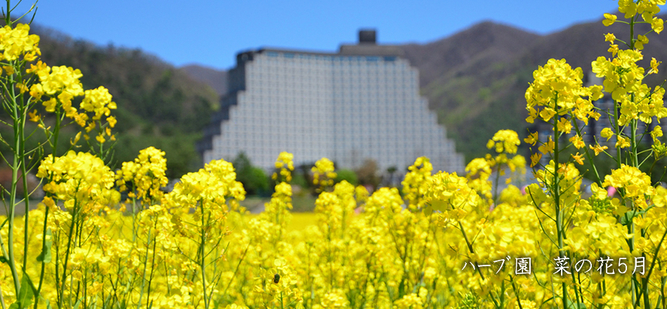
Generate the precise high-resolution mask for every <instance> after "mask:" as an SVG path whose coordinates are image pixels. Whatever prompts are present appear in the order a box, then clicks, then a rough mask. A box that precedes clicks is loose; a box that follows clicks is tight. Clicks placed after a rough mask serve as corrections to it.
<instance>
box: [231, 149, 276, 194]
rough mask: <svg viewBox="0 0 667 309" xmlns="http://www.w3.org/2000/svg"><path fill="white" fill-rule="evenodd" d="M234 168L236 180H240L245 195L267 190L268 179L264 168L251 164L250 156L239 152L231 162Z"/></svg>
mask: <svg viewBox="0 0 667 309" xmlns="http://www.w3.org/2000/svg"><path fill="white" fill-rule="evenodd" d="M232 164H233V165H234V169H235V170H236V180H238V181H240V182H241V183H242V184H243V188H245V190H246V193H247V195H257V194H262V193H265V192H267V191H268V190H269V179H268V177H267V176H266V174H264V170H262V169H261V168H259V167H255V166H252V163H251V162H250V158H248V156H247V155H246V154H245V152H241V153H239V154H238V156H236V158H235V159H234V161H233V162H232Z"/></svg>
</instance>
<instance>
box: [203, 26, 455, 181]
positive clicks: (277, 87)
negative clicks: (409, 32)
mask: <svg viewBox="0 0 667 309" xmlns="http://www.w3.org/2000/svg"><path fill="white" fill-rule="evenodd" d="M359 39H360V40H359V43H358V44H355V45H342V46H341V47H340V51H339V52H338V53H320V52H309V51H299V50H283V49H271V48H264V49H259V50H253V51H246V52H241V53H239V54H238V55H237V57H236V58H237V59H236V60H237V63H236V67H235V68H233V69H231V70H230V72H229V78H228V89H229V90H228V93H227V94H226V95H225V96H224V97H223V98H222V100H221V108H220V110H219V111H218V112H217V113H216V114H214V115H213V117H212V120H213V121H212V123H211V125H210V126H209V127H208V128H207V129H206V130H205V132H204V138H203V139H202V140H201V141H200V142H199V143H198V145H197V146H198V150H199V151H200V153H201V154H202V156H203V160H204V162H209V161H210V160H214V159H220V158H224V159H225V160H232V159H233V158H235V157H236V156H237V155H238V154H239V153H240V152H245V153H246V155H247V156H248V157H249V158H250V160H251V161H252V163H253V165H256V166H259V167H261V168H263V169H265V170H266V171H270V170H272V169H273V167H274V162H275V160H276V158H277V156H278V154H279V153H280V152H282V151H287V152H290V153H292V154H294V163H295V165H299V164H304V163H305V164H312V163H314V162H315V161H317V160H319V159H320V158H322V157H327V158H329V159H330V160H332V161H334V162H335V163H336V167H337V168H348V169H356V168H358V167H360V166H361V165H362V164H363V163H364V161H365V160H366V159H373V160H375V161H376V162H377V164H378V166H379V168H380V170H381V171H384V170H386V169H387V168H389V167H396V168H397V169H398V170H399V171H405V169H406V168H407V167H408V166H410V165H411V164H412V163H414V160H415V159H416V158H417V157H419V156H426V157H428V158H430V160H431V162H432V164H433V166H434V169H435V171H437V170H444V171H447V172H455V171H456V172H459V173H462V172H463V169H464V160H463V156H462V155H461V154H459V153H457V152H456V149H455V145H454V142H453V141H452V140H450V139H448V138H447V134H446V130H445V128H444V127H443V126H441V125H438V123H437V119H436V114H435V113H433V112H432V111H430V110H429V108H428V102H427V100H426V99H425V98H423V97H421V96H420V95H419V72H418V71H417V69H416V68H414V67H411V66H410V63H409V62H408V60H406V59H405V58H403V57H401V55H402V53H401V50H400V49H399V48H397V47H395V46H387V45H377V44H376V43H375V31H360V33H359Z"/></svg>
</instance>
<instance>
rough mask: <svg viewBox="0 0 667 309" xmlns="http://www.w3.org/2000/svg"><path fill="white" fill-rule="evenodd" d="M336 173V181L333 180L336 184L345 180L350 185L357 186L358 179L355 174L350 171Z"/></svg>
mask: <svg viewBox="0 0 667 309" xmlns="http://www.w3.org/2000/svg"><path fill="white" fill-rule="evenodd" d="M336 173H337V176H336V179H335V180H334V181H335V182H336V183H339V182H341V181H343V180H345V181H347V182H349V183H350V184H352V185H355V186H356V185H357V184H359V178H358V177H357V173H355V172H354V171H352V170H346V169H342V170H338V172H336Z"/></svg>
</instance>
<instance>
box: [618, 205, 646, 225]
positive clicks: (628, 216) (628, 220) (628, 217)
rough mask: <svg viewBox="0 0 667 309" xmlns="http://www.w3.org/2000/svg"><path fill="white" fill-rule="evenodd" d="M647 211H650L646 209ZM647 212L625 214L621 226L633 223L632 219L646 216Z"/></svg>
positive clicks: (630, 211)
mask: <svg viewBox="0 0 667 309" xmlns="http://www.w3.org/2000/svg"><path fill="white" fill-rule="evenodd" d="M646 210H648V209H646ZM646 210H642V211H636V210H629V211H628V212H626V213H624V214H623V215H622V216H621V224H622V225H628V224H629V223H632V219H634V218H635V217H636V216H638V215H643V214H645V213H646Z"/></svg>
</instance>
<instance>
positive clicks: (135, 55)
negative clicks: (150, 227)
mask: <svg viewBox="0 0 667 309" xmlns="http://www.w3.org/2000/svg"><path fill="white" fill-rule="evenodd" d="M32 30H33V32H34V33H36V34H38V35H40V37H41V40H40V48H41V50H42V60H44V61H45V62H46V63H47V64H48V65H51V66H58V65H66V66H71V67H74V68H77V69H80V70H81V72H82V74H83V77H82V78H81V82H82V84H83V86H84V88H85V89H92V88H96V87H98V86H100V85H102V86H105V87H107V88H108V89H109V92H110V93H111V94H112V95H113V96H114V101H115V102H116V103H117V106H118V109H117V110H116V111H115V112H114V113H115V114H116V116H117V118H118V125H117V126H116V128H115V129H116V131H117V132H118V136H117V138H118V143H117V146H116V147H115V160H114V161H115V163H116V164H118V163H120V162H123V161H129V160H133V159H134V158H135V157H136V156H137V154H138V151H139V150H140V149H143V148H145V147H148V146H155V147H159V148H161V149H163V150H165V151H166V152H167V162H168V167H169V168H170V171H169V173H170V174H169V175H168V176H169V177H178V176H180V175H181V174H183V173H186V172H188V171H191V170H194V169H195V168H198V167H199V165H200V164H201V162H200V161H201V160H200V159H199V155H198V154H197V153H196V151H195V148H194V143H195V141H196V140H197V139H198V138H199V136H201V131H202V130H203V128H204V126H205V125H206V124H207V122H208V120H209V118H210V114H211V113H212V111H213V110H214V109H216V108H217V106H218V104H217V101H218V95H217V93H216V92H215V91H214V90H213V89H212V88H211V87H209V86H208V85H206V84H204V83H202V82H198V81H195V80H193V79H192V78H191V77H190V76H189V75H187V74H186V73H185V72H182V71H180V70H178V69H176V68H174V67H173V66H171V65H169V64H167V63H165V62H163V61H161V60H160V59H158V58H156V57H154V56H151V55H147V54H145V53H143V52H142V51H140V50H138V49H135V50H130V49H125V48H116V47H114V46H112V45H109V46H106V47H101V46H96V45H94V44H92V43H89V42H86V41H83V40H74V39H72V38H71V37H69V36H67V35H64V34H62V33H59V32H56V31H53V30H50V29H48V28H44V27H39V26H33V27H32Z"/></svg>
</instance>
